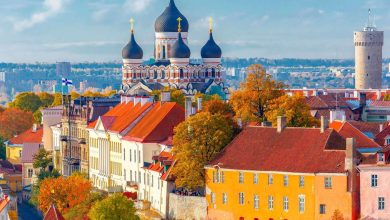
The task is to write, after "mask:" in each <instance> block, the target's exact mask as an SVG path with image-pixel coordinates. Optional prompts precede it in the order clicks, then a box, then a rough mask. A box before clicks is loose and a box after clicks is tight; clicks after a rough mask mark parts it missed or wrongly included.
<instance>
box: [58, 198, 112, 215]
mask: <svg viewBox="0 0 390 220" xmlns="http://www.w3.org/2000/svg"><path fill="white" fill-rule="evenodd" d="M104 198H105V196H104V195H103V194H102V193H98V192H92V193H90V194H89V196H88V198H87V199H86V200H84V201H83V202H82V203H80V204H78V205H76V206H75V207H73V208H71V209H69V211H68V212H67V213H65V214H64V217H65V219H72V220H84V219H88V212H89V211H90V210H91V208H92V206H93V205H94V204H95V203H96V202H97V201H101V200H103V199H104Z"/></svg>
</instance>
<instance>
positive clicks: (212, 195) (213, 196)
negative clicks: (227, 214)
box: [211, 192, 215, 204]
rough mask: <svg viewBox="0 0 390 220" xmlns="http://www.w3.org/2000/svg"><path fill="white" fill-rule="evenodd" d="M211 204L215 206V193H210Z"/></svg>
mask: <svg viewBox="0 0 390 220" xmlns="http://www.w3.org/2000/svg"><path fill="white" fill-rule="evenodd" d="M211 204H215V193H213V192H212V193H211Z"/></svg>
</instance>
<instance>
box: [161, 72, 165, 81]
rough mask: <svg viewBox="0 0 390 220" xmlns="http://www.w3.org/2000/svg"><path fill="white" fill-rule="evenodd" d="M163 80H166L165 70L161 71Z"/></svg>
mask: <svg viewBox="0 0 390 220" xmlns="http://www.w3.org/2000/svg"><path fill="white" fill-rule="evenodd" d="M161 79H165V70H162V71H161Z"/></svg>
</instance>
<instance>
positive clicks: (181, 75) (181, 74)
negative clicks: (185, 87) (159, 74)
mask: <svg viewBox="0 0 390 220" xmlns="http://www.w3.org/2000/svg"><path fill="white" fill-rule="evenodd" d="M183 78H184V71H183V69H180V79H183Z"/></svg>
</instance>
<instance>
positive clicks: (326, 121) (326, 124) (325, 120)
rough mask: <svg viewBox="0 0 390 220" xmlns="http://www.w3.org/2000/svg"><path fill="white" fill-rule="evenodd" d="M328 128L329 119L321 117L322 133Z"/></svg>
mask: <svg viewBox="0 0 390 220" xmlns="http://www.w3.org/2000/svg"><path fill="white" fill-rule="evenodd" d="M327 128H328V119H327V118H325V117H324V116H321V133H324V132H325V130H326V129H327Z"/></svg>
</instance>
